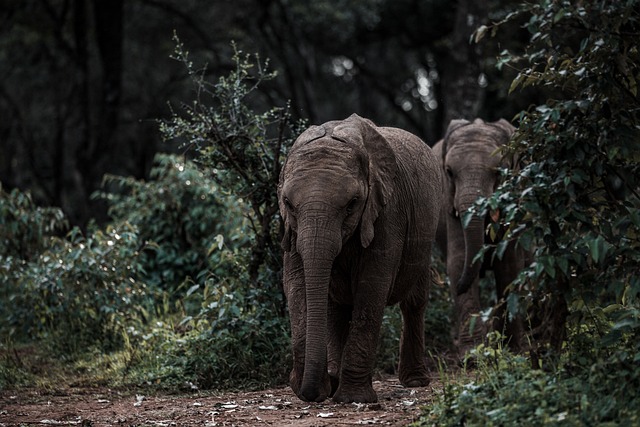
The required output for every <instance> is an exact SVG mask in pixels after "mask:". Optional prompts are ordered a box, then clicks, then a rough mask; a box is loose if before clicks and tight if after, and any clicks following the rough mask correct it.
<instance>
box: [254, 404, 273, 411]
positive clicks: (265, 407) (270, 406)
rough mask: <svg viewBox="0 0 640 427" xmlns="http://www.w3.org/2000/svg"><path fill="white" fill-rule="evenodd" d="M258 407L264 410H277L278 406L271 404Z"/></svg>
mask: <svg viewBox="0 0 640 427" xmlns="http://www.w3.org/2000/svg"><path fill="white" fill-rule="evenodd" d="M258 409H260V410H262V411H276V410H277V409H278V408H277V407H275V406H273V405H269V406H258Z"/></svg>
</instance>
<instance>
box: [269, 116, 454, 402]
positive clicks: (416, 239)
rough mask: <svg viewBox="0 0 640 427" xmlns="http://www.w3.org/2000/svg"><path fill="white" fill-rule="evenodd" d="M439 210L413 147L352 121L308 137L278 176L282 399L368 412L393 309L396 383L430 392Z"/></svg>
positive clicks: (432, 177)
mask: <svg viewBox="0 0 640 427" xmlns="http://www.w3.org/2000/svg"><path fill="white" fill-rule="evenodd" d="M441 199H442V178H441V171H440V168H439V166H438V163H437V159H436V158H435V156H434V154H433V153H432V152H431V149H430V148H429V147H428V146H427V145H426V144H425V143H424V142H423V141H422V140H420V139H419V138H418V137H416V136H415V135H412V134H410V133H408V132H405V131H403V130H400V129H395V128H388V127H377V126H376V125H374V124H373V123H372V122H371V121H369V120H366V119H363V118H361V117H359V116H357V115H355V114H354V115H352V116H350V117H349V118H347V119H345V120H342V121H332V122H328V123H325V124H323V125H321V126H312V127H310V128H309V129H307V130H306V131H305V132H303V133H302V134H301V135H300V136H299V137H298V139H297V140H296V142H295V143H294V145H293V147H292V148H291V151H290V153H289V155H288V157H287V160H286V163H285V165H284V167H283V169H282V172H281V174H280V183H279V185H278V200H279V204H280V212H281V215H282V217H283V219H284V237H283V240H282V247H283V249H284V289H285V294H286V297H287V302H288V305H289V313H290V318H291V333H292V346H293V369H292V371H291V375H290V384H291V388H292V389H293V390H294V392H295V393H296V395H297V396H298V397H300V398H301V399H302V400H305V401H315V402H321V401H323V400H325V399H326V398H328V397H330V396H333V400H334V401H337V402H375V401H376V400H377V396H376V393H375V391H374V390H373V387H372V372H373V369H374V364H375V356H376V350H377V341H378V335H379V332H380V327H381V324H382V317H383V311H384V307H385V306H386V305H391V304H395V303H397V302H399V303H400V307H401V310H402V316H403V331H402V337H401V348H400V366H399V376H400V381H401V382H402V384H404V385H405V386H410V387H411V386H424V385H427V384H428V377H427V368H426V364H425V356H424V320H423V318H424V310H425V307H426V303H427V292H428V285H429V283H430V282H431V276H430V264H431V247H432V244H433V241H434V238H435V232H436V227H437V222H438V215H439V212H440V208H441Z"/></svg>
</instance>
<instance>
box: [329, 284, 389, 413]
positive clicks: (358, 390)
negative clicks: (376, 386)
mask: <svg viewBox="0 0 640 427" xmlns="http://www.w3.org/2000/svg"><path fill="white" fill-rule="evenodd" d="M372 288H373V286H372ZM365 299H366V301H365ZM372 301H375V303H374V302H372ZM384 301H385V298H384V297H383V296H377V295H371V294H368V295H366V297H361V298H359V299H357V300H356V301H355V304H354V307H353V313H352V318H351V323H350V326H349V334H348V336H347V340H346V343H345V346H344V351H343V354H342V367H341V370H340V384H339V386H338V389H337V390H336V392H335V394H334V396H333V400H334V401H336V402H345V403H348V402H362V403H367V402H377V401H378V396H377V395H376V392H375V391H374V390H373V385H372V374H373V370H374V368H375V361H376V352H377V347H378V336H379V335H380V327H381V325H382V315H383V313H384V307H385V305H384Z"/></svg>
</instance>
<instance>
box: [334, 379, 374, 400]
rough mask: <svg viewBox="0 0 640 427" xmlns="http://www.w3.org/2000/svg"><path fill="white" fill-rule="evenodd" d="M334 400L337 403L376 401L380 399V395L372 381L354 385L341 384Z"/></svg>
mask: <svg viewBox="0 0 640 427" xmlns="http://www.w3.org/2000/svg"><path fill="white" fill-rule="evenodd" d="M333 401H334V402H336V403H352V402H357V403H374V402H377V401H378V395H377V394H376V392H375V391H374V390H373V387H372V386H371V384H370V383H369V384H359V385H352V386H346V385H344V384H340V386H339V387H338V390H336V393H335V394H334V395H333Z"/></svg>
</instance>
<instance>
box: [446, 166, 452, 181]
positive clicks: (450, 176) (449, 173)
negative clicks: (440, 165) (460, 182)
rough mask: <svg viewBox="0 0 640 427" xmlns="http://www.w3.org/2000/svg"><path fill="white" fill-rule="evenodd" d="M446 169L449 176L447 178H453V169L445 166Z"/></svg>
mask: <svg viewBox="0 0 640 427" xmlns="http://www.w3.org/2000/svg"><path fill="white" fill-rule="evenodd" d="M446 171H447V175H448V176H449V178H453V171H452V170H451V168H450V167H449V166H447V168H446Z"/></svg>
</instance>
